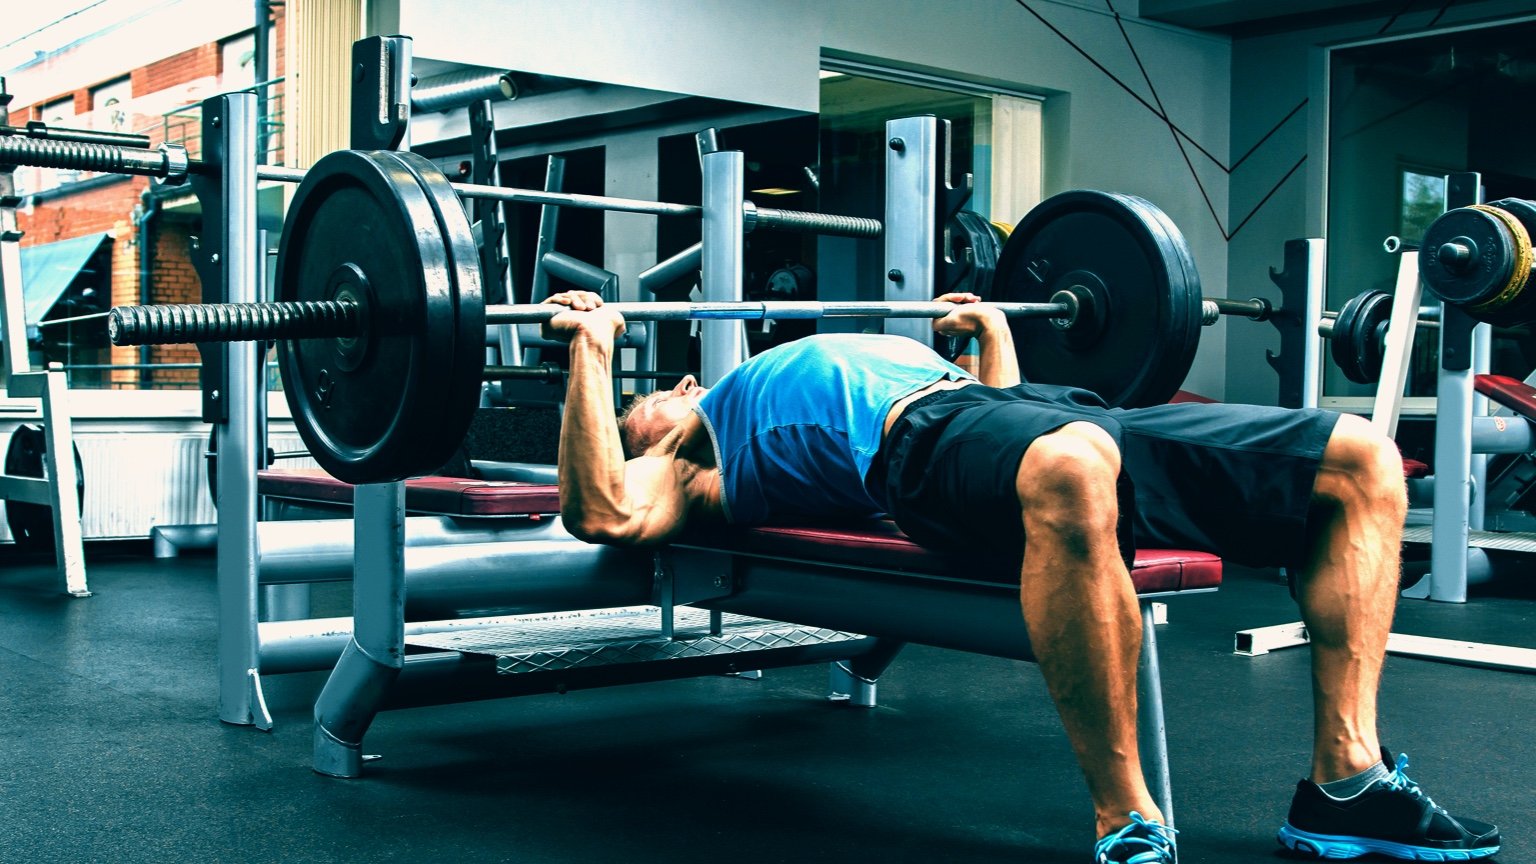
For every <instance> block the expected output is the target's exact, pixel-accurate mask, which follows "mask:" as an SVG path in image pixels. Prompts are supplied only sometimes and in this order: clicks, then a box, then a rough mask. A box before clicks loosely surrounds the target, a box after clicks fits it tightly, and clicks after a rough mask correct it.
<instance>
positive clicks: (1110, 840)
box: [1093, 810, 1179, 864]
mask: <svg viewBox="0 0 1536 864" xmlns="http://www.w3.org/2000/svg"><path fill="white" fill-rule="evenodd" d="M1177 833H1179V832H1177V831H1175V830H1174V829H1172V828H1169V827H1168V826H1167V825H1164V824H1163V823H1161V822H1153V821H1152V820H1150V819H1148V818H1146V817H1144V816H1142V815H1141V814H1140V813H1138V812H1136V811H1135V810H1132V811H1131V824H1129V825H1127V826H1125V827H1124V828H1121V829H1120V830H1119V831H1116V832H1115V833H1113V834H1109V835H1106V836H1104V837H1100V838H1099V842H1097V843H1095V844H1094V845H1093V864H1178V861H1179V853H1178V850H1177V849H1176V848H1175V846H1174V842H1173V835H1175V834H1177Z"/></svg>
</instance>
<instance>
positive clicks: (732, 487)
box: [695, 333, 972, 525]
mask: <svg viewBox="0 0 1536 864" xmlns="http://www.w3.org/2000/svg"><path fill="white" fill-rule="evenodd" d="M971 377H972V376H970V375H969V374H967V373H966V372H965V370H963V369H961V368H960V367H958V366H956V365H954V364H953V363H949V362H948V361H946V360H944V359H943V358H941V357H939V355H937V354H935V353H934V352H933V351H932V350H930V349H929V348H928V347H927V346H924V345H922V344H920V343H918V342H916V341H914V340H912V339H908V338H906V337H904V336H882V335H871V334H849V333H828V334H822V335H818V336H808V337H806V338H804V339H797V340H795V341H794V342H788V343H785V344H783V345H780V346H777V347H775V348H772V349H770V350H768V351H764V352H763V353H761V354H759V355H757V356H756V357H753V358H752V359H750V360H748V361H747V362H745V363H743V364H741V365H740V366H738V367H736V368H735V369H733V370H731V372H730V373H728V374H727V375H726V376H725V377H724V378H721V379H720V383H719V384H717V385H715V386H714V387H713V388H711V389H710V391H709V392H708V393H706V394H704V398H703V399H701V400H699V404H698V407H697V408H696V409H695V410H696V411H697V412H698V414H699V416H700V417H702V418H703V420H704V425H705V426H706V427H707V428H708V429H709V434H710V437H711V439H713V443H714V446H715V461H716V464H717V465H719V466H720V485H721V492H722V496H721V497H722V504H723V506H724V509H725V516H726V519H728V520H729V521H731V522H734V523H736V524H741V525H756V524H764V523H769V522H784V521H787V520H793V519H796V518H800V517H816V516H822V517H825V516H846V517H868V516H874V515H877V514H880V513H882V512H884V510H885V507H884V505H883V504H882V503H880V502H877V501H876V500H875V499H874V498H872V497H870V494H869V492H867V491H866V490H865V488H864V475H865V473H867V472H868V470H869V466H870V464H871V463H872V462H873V461H874V458H875V453H876V452H877V451H878V450H879V449H880V436H881V433H882V431H883V427H884V425H885V416H886V415H887V414H889V413H890V410H891V406H892V405H895V404H896V402H897V401H899V400H900V399H901V398H902V397H903V396H906V395H908V394H910V393H912V392H914V391H917V390H921V389H922V388H924V387H926V386H928V385H929V384H933V383H934V382H936V381H940V380H944V379H961V378H967V379H969V378H971Z"/></svg>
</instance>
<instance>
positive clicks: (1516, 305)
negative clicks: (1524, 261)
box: [1488, 198, 1536, 327]
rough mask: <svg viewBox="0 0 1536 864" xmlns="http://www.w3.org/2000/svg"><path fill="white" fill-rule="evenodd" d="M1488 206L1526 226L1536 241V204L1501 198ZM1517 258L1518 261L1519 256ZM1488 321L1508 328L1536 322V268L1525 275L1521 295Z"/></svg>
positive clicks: (1528, 232)
mask: <svg viewBox="0 0 1536 864" xmlns="http://www.w3.org/2000/svg"><path fill="white" fill-rule="evenodd" d="M1488 204H1489V206H1490V207H1497V208H1499V209H1500V210H1503V211H1504V212H1505V213H1508V214H1509V215H1511V216H1513V217H1515V219H1516V220H1518V221H1519V222H1520V224H1521V225H1524V226H1525V231H1526V233H1527V234H1528V235H1530V237H1531V238H1532V239H1533V240H1536V204H1533V203H1532V202H1530V201H1527V200H1525V199H1524V198H1501V199H1499V200H1498V201H1490V202H1488ZM1515 258H1516V260H1517V261H1518V258H1519V256H1518V255H1517V256H1515ZM1488 320H1489V321H1490V323H1495V324H1500V325H1503V326H1507V327H1513V326H1515V325H1518V324H1526V323H1529V322H1531V321H1536V266H1533V267H1532V269H1531V270H1530V271H1527V272H1526V273H1525V285H1524V287H1522V288H1521V289H1520V293H1519V294H1517V295H1516V296H1515V297H1514V299H1512V300H1510V301H1509V303H1508V304H1506V305H1505V306H1504V307H1503V308H1501V309H1499V310H1498V312H1497V313H1496V314H1495V315H1493V316H1490V317H1489V319H1488Z"/></svg>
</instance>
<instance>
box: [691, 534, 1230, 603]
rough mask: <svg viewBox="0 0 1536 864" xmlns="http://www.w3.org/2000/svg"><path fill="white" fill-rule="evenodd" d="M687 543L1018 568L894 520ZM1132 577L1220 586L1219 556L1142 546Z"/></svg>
mask: <svg viewBox="0 0 1536 864" xmlns="http://www.w3.org/2000/svg"><path fill="white" fill-rule="evenodd" d="M682 542H684V543H686V544H687V545H689V546H697V547H702V548H707V549H718V550H721V551H725V552H740V553H746V554H755V555H763V556H767V557H772V558H795V559H802V560H806V561H811V562H814V563H826V564H845V565H849V566H855V567H874V568H879V569H882V570H901V571H907V572H913V573H923V574H928V575H935V576H952V577H959V578H964V579H975V580H977V581H986V582H1004V583H1009V584H1017V583H1018V581H1019V574H1018V573H1017V572H1008V573H1000V572H995V571H992V570H985V569H977V568H974V567H967V566H966V565H965V564H962V563H958V562H955V561H954V560H953V559H951V558H947V557H945V556H944V555H941V554H939V553H937V552H934V551H932V550H930V549H925V548H924V547H922V546H919V545H917V544H916V543H913V542H912V541H911V540H909V539H907V535H905V534H903V533H901V530H900V529H898V528H897V527H896V525H895V524H894V523H892V522H870V523H860V524H858V525H854V526H846V527H831V528H788V527H761V528H745V529H733V530H729V531H720V532H711V534H710V535H709V536H708V537H707V538H706V537H704V536H702V535H700V534H694V535H693V536H690V537H688V538H687V539H686V540H684V541H682ZM1131 581H1132V583H1133V584H1134V585H1135V586H1136V592H1137V593H1138V594H1149V593H1154V592H1158V591H1189V590H1193V589H1196V588H1215V587H1218V586H1219V585H1221V559H1220V558H1218V557H1216V556H1215V555H1210V554H1208V553H1205V552H1187V551H1179V550H1161V549H1140V550H1137V552H1136V561H1135V566H1134V567H1133V568H1132V570H1131Z"/></svg>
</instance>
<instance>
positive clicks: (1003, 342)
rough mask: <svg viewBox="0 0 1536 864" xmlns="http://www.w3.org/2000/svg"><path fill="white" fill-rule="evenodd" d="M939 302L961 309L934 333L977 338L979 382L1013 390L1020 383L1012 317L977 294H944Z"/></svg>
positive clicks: (941, 320) (936, 323)
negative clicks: (982, 300)
mask: <svg viewBox="0 0 1536 864" xmlns="http://www.w3.org/2000/svg"><path fill="white" fill-rule="evenodd" d="M938 299H939V300H940V301H941V302H945V303H957V304H960V308H958V309H956V310H955V311H953V312H951V313H949V314H948V315H945V316H944V317H943V318H939V319H937V320H935V321H934V322H933V329H934V330H935V331H936V332H939V333H943V334H945V335H949V336H973V337H975V339H976V347H977V350H978V351H979V352H980V353H979V354H978V356H977V363H976V377H977V379H978V380H980V381H981V383H983V384H986V385H987V386H989V387H1012V386H1013V385H1015V384H1017V383H1019V380H1020V379H1019V359H1018V356H1017V354H1016V353H1015V352H1014V348H1013V331H1012V330H1010V329H1009V328H1008V316H1006V315H1004V314H1003V313H1002V311H1001V310H1000V309H998V308H997V307H995V306H988V305H987V304H985V303H982V302H980V300H981V298H980V297H978V296H976V295H975V294H944V295H942V296H940V297H939V298H938Z"/></svg>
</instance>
